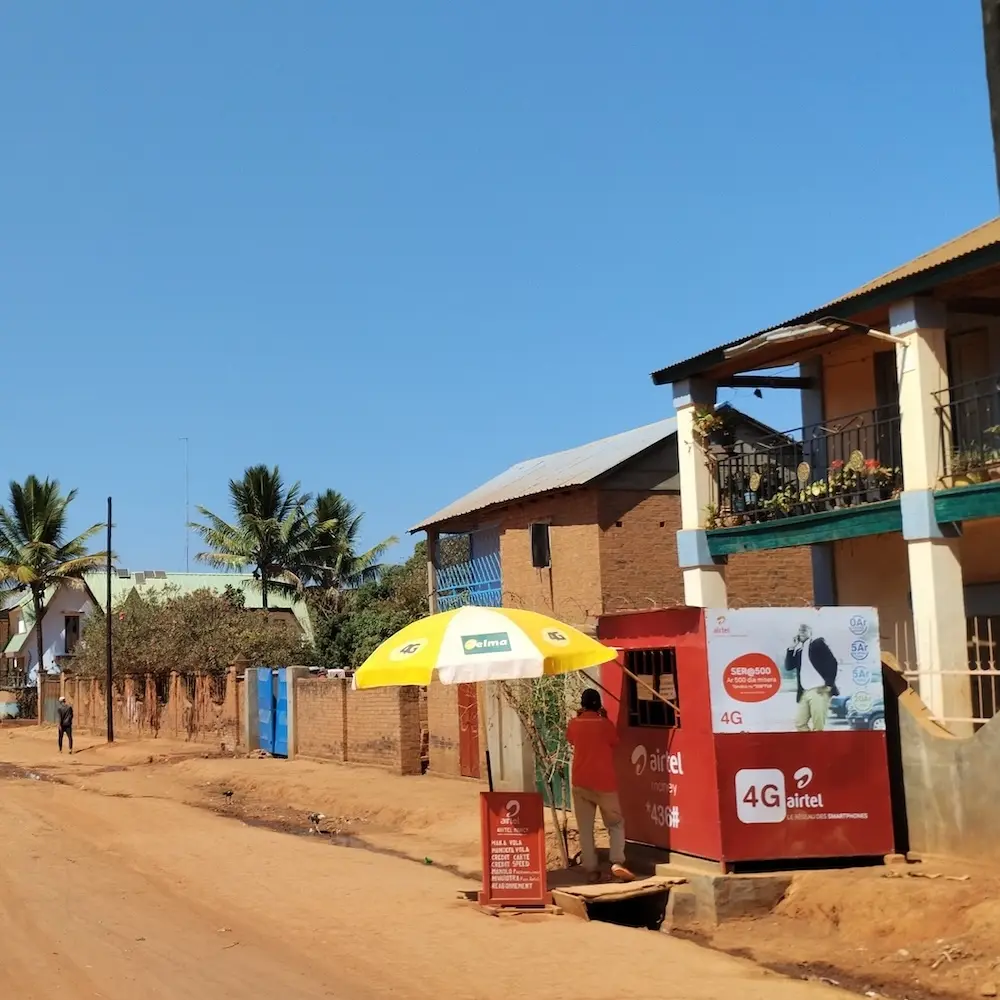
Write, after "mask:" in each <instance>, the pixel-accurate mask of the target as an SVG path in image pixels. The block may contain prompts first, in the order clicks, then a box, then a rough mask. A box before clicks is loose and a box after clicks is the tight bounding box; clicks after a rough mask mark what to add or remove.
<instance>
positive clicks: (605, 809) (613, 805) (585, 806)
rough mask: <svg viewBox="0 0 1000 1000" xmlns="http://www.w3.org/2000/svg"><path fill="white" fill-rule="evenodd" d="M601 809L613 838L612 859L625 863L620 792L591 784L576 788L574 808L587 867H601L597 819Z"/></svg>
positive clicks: (588, 869)
mask: <svg viewBox="0 0 1000 1000" xmlns="http://www.w3.org/2000/svg"><path fill="white" fill-rule="evenodd" d="M598 809H600V810H601V821H602V822H603V823H604V825H605V827H606V828H607V831H608V836H609V837H610V838H611V863H612V864H613V865H623V864H625V821H624V819H623V818H622V807H621V803H620V802H619V801H618V793H617V792H595V791H592V790H591V789H589V788H576V787H574V788H573V812H574V813H576V825H577V829H578V830H579V831H580V860H581V862H582V863H583V868H584V871H586V872H596V871H597V870H598V869H599V867H600V866H599V865H598V861H597V848H596V847H595V846H594V823H595V821H596V820H597V810H598Z"/></svg>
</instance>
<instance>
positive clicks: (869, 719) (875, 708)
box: [845, 698, 885, 733]
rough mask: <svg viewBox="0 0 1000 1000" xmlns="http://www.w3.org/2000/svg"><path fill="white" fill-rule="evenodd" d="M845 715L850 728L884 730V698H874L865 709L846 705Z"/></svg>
mask: <svg viewBox="0 0 1000 1000" xmlns="http://www.w3.org/2000/svg"><path fill="white" fill-rule="evenodd" d="M847 700H848V701H849V699H847ZM845 717H846V719H847V724H848V725H849V726H850V727H851V729H854V730H861V731H867V730H873V731H875V732H880V733H881V732H885V699H884V698H876V699H875V700H874V701H873V702H872V704H871V707H870V708H868V709H867V710H866V711H860V710H858V709H856V708H854V707H851V706H847V711H846V715H845Z"/></svg>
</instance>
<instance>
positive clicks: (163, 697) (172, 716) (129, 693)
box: [61, 670, 244, 747]
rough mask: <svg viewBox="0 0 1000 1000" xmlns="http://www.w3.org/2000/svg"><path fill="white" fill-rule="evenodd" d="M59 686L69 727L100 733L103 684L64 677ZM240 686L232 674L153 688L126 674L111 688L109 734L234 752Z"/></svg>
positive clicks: (190, 677) (168, 681)
mask: <svg viewBox="0 0 1000 1000" xmlns="http://www.w3.org/2000/svg"><path fill="white" fill-rule="evenodd" d="M61 683H62V691H63V694H64V695H65V697H66V699H67V701H69V703H70V704H71V705H72V706H73V724H74V726H75V727H76V728H77V729H92V730H94V731H96V732H105V730H106V728H107V701H106V699H105V696H104V681H103V680H102V679H100V678H97V677H72V676H69V675H65V674H64V675H63V677H62V678H61ZM243 683H244V682H243V680H242V678H240V677H237V675H236V672H235V670H230V671H228V672H227V673H226V675H225V676H224V677H223V676H217V677H211V676H209V675H208V674H177V673H173V674H171V675H170V677H169V678H166V677H165V678H164V679H163V682H162V683H161V684H160V685H159V689H157V685H156V684H155V683H154V681H153V678H152V677H148V676H139V675H131V674H130V675H128V676H126V677H125V678H124V679H123V680H122V681H120V682H118V683H116V685H115V691H114V699H113V705H112V714H113V718H114V725H115V735H116V736H137V737H153V738H156V737H158V736H163V737H166V738H169V739H182V740H191V741H192V742H196V743H210V744H225V745H226V746H228V747H236V746H237V745H238V744H239V742H240V734H241V727H240V709H241V705H242V696H241V691H242V686H243Z"/></svg>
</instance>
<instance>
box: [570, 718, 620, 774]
mask: <svg viewBox="0 0 1000 1000" xmlns="http://www.w3.org/2000/svg"><path fill="white" fill-rule="evenodd" d="M566 739H567V741H568V742H569V744H570V745H571V746H572V747H573V774H572V783H573V785H574V786H575V787H576V788H587V789H589V790H590V791H592V792H616V791H618V779H617V778H616V777H615V759H614V749H615V746H616V745H617V744H618V730H617V729H615V726H614V723H613V722H612V721H611V720H610V719H609V718H607V717H606V716H603V715H600V714H598V713H597V712H581V713H580V714H579V715H578V716H577V717H576V718H575V719H573V720H572V721H571V722H570V724H569V726H567V727H566Z"/></svg>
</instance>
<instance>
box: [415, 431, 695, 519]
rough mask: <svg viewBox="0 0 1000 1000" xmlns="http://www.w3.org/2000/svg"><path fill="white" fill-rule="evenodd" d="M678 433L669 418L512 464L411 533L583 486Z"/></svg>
mask: <svg viewBox="0 0 1000 1000" xmlns="http://www.w3.org/2000/svg"><path fill="white" fill-rule="evenodd" d="M676 430H677V421H676V420H675V419H674V418H673V417H671V418H670V419H668V420H660V421H658V422H657V423H655V424H647V425H646V426H645V427H637V428H636V429H635V430H631V431H625V432H624V433H623V434H615V435H614V436H613V437H607V438H602V439H601V440H600V441H591V442H590V444H585V445H581V446H580V447H579V448H570V449H569V450H568V451H559V452H556V453H555V454H553V455H543V456H542V457H541V458H532V459H529V460H528V461H526V462H520V463H518V464H517V465H512V466H511V467H510V468H509V469H508V470H507V471H506V472H501V473H500V475H499V476H496V477H495V478H493V479H491V480H490V481H489V482H487V483H484V484H483V485H482V486H479V487H477V488H476V489H474V490H473V491H472V492H471V493H467V494H466V495H465V496H464V497H462V498H461V499H459V500H456V501H455V502H454V503H451V504H449V505H448V506H447V507H444V508H443V509H442V510H439V511H438V512H437V513H436V514H434V515H432V516H431V517H428V518H427V519H426V520H424V521H421V522H420V523H419V524H416V525H414V526H413V527H412V528H410V533H411V534H412V533H413V532H415V531H424V530H425V529H427V528H429V527H432V526H433V525H435V524H440V523H441V522H442V521H450V520H452V519H454V518H456V517H462V516H464V515H467V514H474V513H475V512H476V511H480V510H485V509H486V508H488V507H496V506H498V505H500V504H505V503H510V502H512V501H514V500H524V499H527V498H528V497H533V496H538V495H539V494H541V493H551V492H553V491H554V490H563V489H568V488H570V487H574V486H585V485H586V484H587V483H590V482H592V481H593V480H595V479H596V478H597V477H598V476H602V475H604V473H606V472H610V471H611V470H612V469H616V468H617V467H618V466H619V465H621V464H622V463H623V462H627V461H628V460H629V459H630V458H634V457H635V456H636V455H638V454H640V453H641V452H644V451H645V450H646V449H647V448H651V447H653V445H656V444H659V443H660V442H661V441H663V440H665V439H666V438H668V437H670V435H671V434H674V433H675V432H676Z"/></svg>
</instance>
